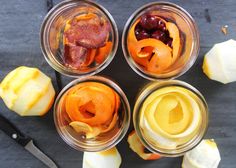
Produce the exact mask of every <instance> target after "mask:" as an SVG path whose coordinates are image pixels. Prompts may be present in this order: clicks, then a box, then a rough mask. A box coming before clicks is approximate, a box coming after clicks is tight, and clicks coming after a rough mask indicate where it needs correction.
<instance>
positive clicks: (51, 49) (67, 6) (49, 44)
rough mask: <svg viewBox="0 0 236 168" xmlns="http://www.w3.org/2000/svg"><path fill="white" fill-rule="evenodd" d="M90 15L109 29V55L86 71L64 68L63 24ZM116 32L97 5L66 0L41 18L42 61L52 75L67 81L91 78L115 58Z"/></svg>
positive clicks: (100, 7)
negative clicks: (89, 76)
mask: <svg viewBox="0 0 236 168" xmlns="http://www.w3.org/2000/svg"><path fill="white" fill-rule="evenodd" d="M89 12H91V13H94V14H96V15H98V16H99V17H102V18H103V19H105V20H106V21H107V22H108V23H109V26H110V33H109V38H108V39H109V41H111V42H112V47H111V50H110V53H109V54H108V56H107V57H106V59H105V60H104V61H103V62H102V63H100V64H97V63H96V64H95V65H93V66H90V67H89V68H87V69H86V70H78V69H75V68H71V67H68V66H65V64H64V62H63V52H64V49H63V32H64V29H65V25H66V22H67V21H68V20H71V19H72V18H74V17H76V16H79V15H82V14H87V13H89ZM118 37H119V36H118V29H117V25H116V23H115V21H114V19H113V17H112V16H111V14H110V13H109V12H108V11H107V10H106V9H105V8H104V7H103V6H101V5H99V4H98V3H96V2H93V1H86V0H67V1H63V2H61V3H59V4H57V5H56V6H54V7H53V8H52V9H51V10H50V12H49V13H48V14H47V15H46V16H45V18H44V21H43V23H42V26H41V32H40V40H41V42H40V43H41V50H42V52H43V55H44V57H45V59H46V61H47V62H48V63H49V65H50V66H51V67H52V68H54V69H55V70H56V71H58V72H60V73H62V74H64V75H67V76H71V77H81V76H88V75H94V74H96V73H98V72H100V71H102V70H103V69H104V68H106V67H107V66H108V65H109V63H110V62H111V61H112V59H113V58H114V56H115V53H116V50H117V47H118Z"/></svg>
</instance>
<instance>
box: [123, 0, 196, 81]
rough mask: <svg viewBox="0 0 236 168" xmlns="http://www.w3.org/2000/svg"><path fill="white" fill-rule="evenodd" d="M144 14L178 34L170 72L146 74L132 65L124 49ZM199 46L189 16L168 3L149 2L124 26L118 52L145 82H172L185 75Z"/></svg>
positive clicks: (176, 6)
mask: <svg viewBox="0 0 236 168" xmlns="http://www.w3.org/2000/svg"><path fill="white" fill-rule="evenodd" d="M148 13H154V14H155V15H156V16H158V17H161V18H163V19H165V20H166V21H169V22H172V23H175V24H176V26H177V27H178V29H179V32H180V33H179V34H180V42H181V43H180V44H181V45H180V50H181V51H180V52H179V53H178V55H179V56H178V58H177V60H176V61H175V62H174V63H173V64H172V65H171V66H170V68H167V69H166V70H165V71H163V72H160V73H154V72H151V71H148V70H147V68H145V67H143V66H142V65H141V63H140V62H139V63H138V62H137V61H135V60H134V59H133V58H132V55H131V51H130V50H129V47H128V45H129V42H128V36H129V32H130V30H131V29H132V26H134V25H135V24H136V22H137V20H138V19H139V18H140V17H141V16H142V15H144V14H148ZM132 30H133V29H132ZM134 30H135V29H134ZM149 33H151V32H149ZM166 45H167V44H166ZM199 46H200V45H199V32H198V27H197V25H196V22H195V21H194V19H193V18H192V16H191V15H190V14H189V13H188V12H187V11H186V10H184V9H183V8H181V7H180V6H178V5H176V4H173V3H169V2H152V3H148V4H146V5H144V6H142V7H140V8H139V9H137V10H136V11H135V12H134V13H133V14H132V15H131V16H130V18H129V19H128V21H127V22H126V24H125V27H124V31H123V35H122V48H123V53H124V56H125V59H126V61H127V62H128V64H129V65H130V67H131V68H132V69H133V70H134V71H135V72H136V73H137V74H138V75H140V76H142V77H144V78H146V79H149V80H166V79H174V78H177V77H179V76H181V75H182V74H184V73H185V72H187V71H188V70H189V69H190V68H191V66H192V65H193V64H194V62H195V61H196V59H197V57H198V53H199ZM157 50H158V49H157ZM149 61H150V59H149Z"/></svg>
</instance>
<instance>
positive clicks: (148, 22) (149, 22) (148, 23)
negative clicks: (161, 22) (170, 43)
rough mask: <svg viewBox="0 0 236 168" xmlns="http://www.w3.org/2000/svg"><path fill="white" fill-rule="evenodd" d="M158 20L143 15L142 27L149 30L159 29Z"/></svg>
mask: <svg viewBox="0 0 236 168" xmlns="http://www.w3.org/2000/svg"><path fill="white" fill-rule="evenodd" d="M157 24H158V20H157V19H156V17H155V16H152V15H148V14H146V15H143V16H142V17H141V20H140V25H141V26H142V27H143V28H144V29H147V30H152V29H155V28H157Z"/></svg>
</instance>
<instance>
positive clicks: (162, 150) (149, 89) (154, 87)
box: [133, 80, 208, 157]
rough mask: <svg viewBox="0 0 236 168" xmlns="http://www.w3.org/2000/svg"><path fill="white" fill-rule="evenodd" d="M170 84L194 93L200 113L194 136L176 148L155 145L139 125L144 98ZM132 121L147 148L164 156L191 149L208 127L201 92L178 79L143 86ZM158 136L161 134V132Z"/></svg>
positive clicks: (205, 104) (205, 106)
mask: <svg viewBox="0 0 236 168" xmlns="http://www.w3.org/2000/svg"><path fill="white" fill-rule="evenodd" d="M172 86H174V87H176V86H177V87H180V88H184V89H187V90H188V91H190V92H191V93H193V95H195V98H196V100H195V101H196V102H197V104H198V106H199V109H200V110H199V111H200V115H201V119H200V124H199V125H198V127H197V129H196V130H194V134H193V135H194V136H192V137H191V139H190V140H189V139H188V140H187V142H186V143H183V144H180V145H178V146H177V147H176V148H168V147H163V146H160V145H159V146H158V145H155V144H154V143H153V141H152V140H150V138H149V137H147V134H146V133H145V132H144V130H143V128H142V126H140V123H141V118H142V117H140V116H141V115H142V114H141V110H142V108H143V104H144V102H145V100H146V99H147V98H148V97H149V96H150V95H151V94H152V93H153V92H155V91H158V90H160V89H162V88H166V87H172ZM166 94H167V93H166ZM192 122H193V120H192ZM133 123H134V128H135V131H136V133H137V135H138V137H139V138H140V140H141V142H142V143H143V145H144V146H145V147H146V148H147V149H148V150H150V151H151V152H153V153H159V154H160V155H162V156H166V157H177V156H181V155H184V154H185V153H186V152H187V151H189V150H191V149H193V148H194V147H195V146H196V145H198V143H200V141H201V140H202V139H203V137H204V135H205V133H206V131H207V128H208V106H207V103H206V101H205V99H204V97H203V96H202V94H201V93H200V92H199V91H198V90H197V89H195V88H194V87H193V86H191V85H189V84H187V83H185V82H182V81H178V80H169V81H161V82H151V83H149V84H147V85H146V86H144V88H143V89H142V90H141V91H140V93H139V94H138V96H137V99H136V103H135V106H134V110H133ZM146 131H147V130H146ZM158 136H161V134H160V135H158ZM177 136H178V134H177ZM161 137H163V136H161ZM170 142H172V141H170ZM170 142H168V143H167V144H168V145H169V144H170Z"/></svg>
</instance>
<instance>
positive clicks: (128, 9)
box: [0, 0, 236, 168]
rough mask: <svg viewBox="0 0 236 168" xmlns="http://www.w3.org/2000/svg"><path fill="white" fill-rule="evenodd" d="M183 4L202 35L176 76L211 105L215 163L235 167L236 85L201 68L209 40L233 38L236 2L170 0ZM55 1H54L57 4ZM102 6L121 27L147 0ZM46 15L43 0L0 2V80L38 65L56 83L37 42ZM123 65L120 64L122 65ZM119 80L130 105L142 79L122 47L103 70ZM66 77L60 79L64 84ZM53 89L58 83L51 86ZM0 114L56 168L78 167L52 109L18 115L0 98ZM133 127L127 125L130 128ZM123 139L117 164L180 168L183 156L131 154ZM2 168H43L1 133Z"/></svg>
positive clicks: (79, 162) (209, 135) (77, 158)
mask: <svg viewBox="0 0 236 168" xmlns="http://www.w3.org/2000/svg"><path fill="white" fill-rule="evenodd" d="M171 1H172V2H174V3H176V4H178V5H180V6H182V7H184V8H185V9H186V10H187V11H189V12H190V13H191V15H192V16H193V17H194V18H195V20H196V21H197V23H198V26H199V29H200V35H201V51H200V55H199V58H198V60H197V62H196V63H195V65H194V66H193V67H192V68H191V69H190V70H189V71H188V72H187V73H186V74H184V75H183V76H182V77H180V78H179V79H180V80H183V81H186V82H188V83H190V84H192V85H193V86H195V87H196V88H197V89H199V90H200V91H201V92H202V94H203V95H204V96H205V98H206V100H207V102H208V104H209V108H210V124H209V130H208V133H207V135H206V137H207V138H214V139H215V140H216V142H217V143H218V146H219V150H220V153H221V157H222V161H221V163H220V167H222V168H235V167H236V159H235V155H236V83H231V84H227V85H223V84H220V83H218V82H215V81H211V80H209V79H208V78H207V77H206V76H205V75H204V74H203V72H202V69H201V66H202V61H203V56H204V54H205V53H206V52H207V51H208V50H209V49H210V48H211V47H212V45H213V44H214V43H217V42H222V41H225V40H228V39H230V38H234V39H235V40H236V1H235V0H225V1H221V0H175V1H174V0H171ZM58 2H59V0H54V4H57V3H58ZM98 2H99V3H101V4H102V5H104V7H106V8H107V9H108V10H109V11H110V13H111V14H112V15H113V17H114V19H115V20H116V23H117V25H118V28H119V33H120V36H121V34H122V30H123V26H124V24H125V22H126V20H127V19H128V17H129V16H130V15H131V14H132V12H133V11H134V10H136V9H137V8H138V7H140V6H141V5H143V4H145V3H147V2H149V0H136V1H125V0H116V1H112V0H98ZM46 13H47V3H46V0H8V1H6V0H0V81H1V80H2V79H3V77H4V76H5V75H6V74H7V73H8V72H9V71H11V70H13V69H14V68H16V67H18V66H20V65H26V66H34V67H38V68H40V69H41V70H42V71H43V72H44V73H46V74H47V75H49V76H50V77H51V78H52V79H53V82H54V86H55V87H56V82H55V74H54V71H53V69H52V68H51V67H50V66H49V65H48V64H47V63H46V61H45V60H44V58H43V55H42V53H41V51H40V46H39V29H40V24H41V22H42V20H43V18H44V16H45V14H46ZM224 25H228V26H229V33H228V35H226V36H225V35H223V34H222V32H221V26H224ZM121 67H122V68H121ZM100 74H102V75H108V76H110V77H112V78H113V79H114V80H116V81H117V82H119V84H120V86H121V87H122V88H123V90H124V91H125V92H126V93H127V96H128V98H129V101H130V104H131V107H133V104H134V100H135V96H136V93H137V92H138V90H139V88H140V87H141V86H142V85H143V84H144V83H146V82H147V81H146V80H144V79H142V78H141V77H139V76H138V75H136V74H135V72H133V71H132V70H131V68H130V67H129V66H128V64H127V63H126V61H125V59H124V57H123V53H122V50H121V45H119V49H118V52H117V54H116V57H115V58H114V60H113V61H112V63H111V64H110V65H109V66H108V67H107V68H106V69H105V70H104V71H103V72H102V73H100ZM71 80H72V79H71V78H66V77H63V78H62V81H63V86H64V85H66V84H67V83H68V82H69V81H71ZM56 89H57V87H56ZM0 113H1V114H2V115H4V116H5V117H7V118H8V119H9V120H10V121H11V122H13V123H14V124H15V125H16V126H17V127H18V128H19V129H20V130H21V131H22V132H24V133H25V134H27V135H29V136H31V137H32V138H33V139H34V140H35V142H36V144H37V145H38V147H39V148H40V149H41V150H42V151H44V152H45V153H46V154H47V155H49V156H50V157H51V158H52V159H53V160H55V162H56V163H57V164H58V165H59V167H61V168H80V167H82V155H83V153H82V152H78V151H76V150H74V149H72V148H71V147H69V146H68V145H66V144H65V143H64V142H63V140H62V139H61V138H60V137H59V135H58V134H57V132H56V130H55V127H54V123H53V118H52V111H50V112H49V113H48V114H46V115H45V116H43V117H20V116H18V115H17V114H15V113H13V112H10V111H9V110H8V109H7V108H6V107H5V105H4V104H3V102H2V100H0ZM131 129H132V127H131V128H130V130H131ZM126 139H127V137H125V139H123V140H122V142H121V143H120V144H119V145H118V150H119V152H120V154H121V156H122V160H123V161H122V166H121V167H122V168H129V167H136V168H144V167H145V168H154V167H160V168H180V166H181V161H182V158H164V159H161V160H159V161H143V160H141V159H140V158H139V157H138V156H137V155H136V154H135V153H133V152H132V151H131V150H130V149H129V147H128V144H127V141H126ZM0 167H1V168H11V167H14V168H23V167H27V168H42V167H44V165H43V164H42V163H41V162H40V161H38V160H37V159H35V158H34V157H33V156H32V155H31V154H29V153H28V152H27V151H25V150H24V149H23V148H22V147H21V146H19V145H18V144H16V143H15V142H14V141H12V140H11V139H10V138H9V137H7V136H6V135H5V134H4V133H3V132H2V131H0Z"/></svg>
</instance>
